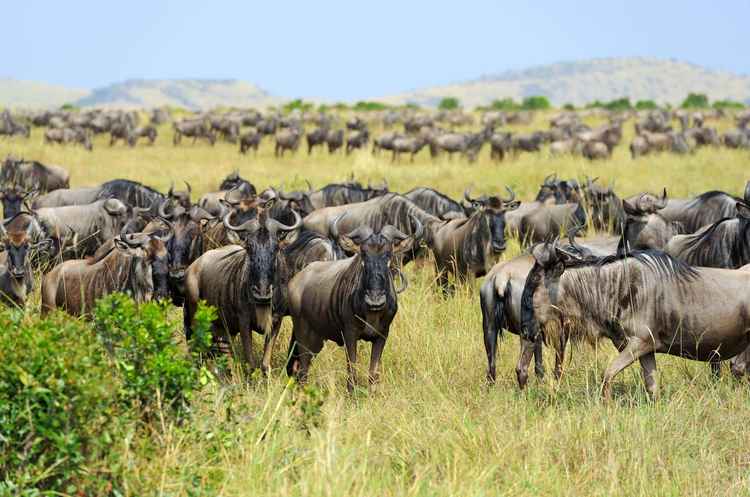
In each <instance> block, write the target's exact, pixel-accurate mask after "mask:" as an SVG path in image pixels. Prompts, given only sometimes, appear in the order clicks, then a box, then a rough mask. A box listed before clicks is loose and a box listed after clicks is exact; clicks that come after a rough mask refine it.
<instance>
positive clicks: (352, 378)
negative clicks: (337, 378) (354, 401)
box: [344, 338, 374, 393]
mask: <svg viewBox="0 0 750 497" xmlns="http://www.w3.org/2000/svg"><path fill="white" fill-rule="evenodd" d="M373 347H374V345H373ZM344 348H345V349H346V370H347V378H346V389H347V390H348V391H349V393H352V392H353V391H354V386H355V385H356V384H357V372H356V370H355V366H356V364H357V340H356V339H349V340H347V339H346V338H345V339H344Z"/></svg>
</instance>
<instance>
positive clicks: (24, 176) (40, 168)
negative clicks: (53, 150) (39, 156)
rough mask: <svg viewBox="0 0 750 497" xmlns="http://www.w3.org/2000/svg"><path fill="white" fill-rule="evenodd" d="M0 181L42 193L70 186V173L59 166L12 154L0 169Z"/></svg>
mask: <svg viewBox="0 0 750 497" xmlns="http://www.w3.org/2000/svg"><path fill="white" fill-rule="evenodd" d="M0 183H2V184H3V185H8V184H13V185H18V186H20V187H22V188H25V189H26V190H27V191H31V190H36V191H37V193H40V194H44V193H47V192H51V191H54V190H59V189H61V188H70V173H68V171H66V170H65V169H64V168H63V167H61V166H54V165H45V164H42V163H41V162H38V161H28V160H24V159H18V158H15V157H12V156H10V155H9V156H8V157H6V158H5V161H4V162H3V165H2V169H0Z"/></svg>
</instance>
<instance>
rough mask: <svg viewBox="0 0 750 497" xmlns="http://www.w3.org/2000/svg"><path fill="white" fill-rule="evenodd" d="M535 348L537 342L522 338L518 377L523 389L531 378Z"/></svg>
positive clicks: (517, 370)
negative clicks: (530, 367)
mask: <svg viewBox="0 0 750 497" xmlns="http://www.w3.org/2000/svg"><path fill="white" fill-rule="evenodd" d="M537 341H539V340H537ZM535 348H536V343H535V342H532V341H530V340H526V339H525V338H521V353H520V354H519V356H518V364H516V379H517V380H518V387H519V388H520V389H521V390H523V389H524V388H525V387H526V382H527V381H528V379H529V364H530V363H531V356H532V355H533V354H534V349H535Z"/></svg>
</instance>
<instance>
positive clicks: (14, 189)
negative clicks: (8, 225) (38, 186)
mask: <svg viewBox="0 0 750 497" xmlns="http://www.w3.org/2000/svg"><path fill="white" fill-rule="evenodd" d="M32 195H34V192H33V191H31V192H26V191H24V190H23V189H22V188H20V187H18V186H11V187H7V188H3V189H2V190H0V200H2V203H3V219H9V218H11V217H13V216H15V215H16V214H18V213H19V212H21V210H22V209H23V208H24V206H28V200H29V197H31V196H32ZM29 210H31V209H29Z"/></svg>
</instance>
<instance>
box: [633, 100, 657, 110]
mask: <svg viewBox="0 0 750 497" xmlns="http://www.w3.org/2000/svg"><path fill="white" fill-rule="evenodd" d="M635 108H636V109H637V110H654V109H658V108H659V106H658V105H656V102H654V101H653V100H638V101H637V102H636V103H635Z"/></svg>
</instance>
